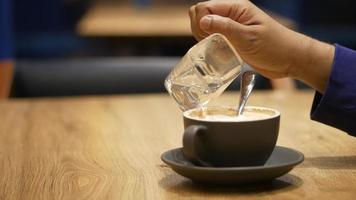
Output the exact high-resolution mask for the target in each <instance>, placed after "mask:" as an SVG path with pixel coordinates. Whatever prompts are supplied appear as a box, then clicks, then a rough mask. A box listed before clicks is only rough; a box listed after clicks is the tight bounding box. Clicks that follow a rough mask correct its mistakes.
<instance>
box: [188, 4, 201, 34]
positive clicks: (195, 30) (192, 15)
mask: <svg viewBox="0 0 356 200" xmlns="http://www.w3.org/2000/svg"><path fill="white" fill-rule="evenodd" d="M189 17H190V27H191V29H192V33H193V35H194V37H195V39H196V40H198V41H200V40H202V39H203V37H200V34H201V33H200V30H199V23H198V22H197V21H196V13H195V6H192V7H190V9H189Z"/></svg>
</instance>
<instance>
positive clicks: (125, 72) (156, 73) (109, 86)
mask: <svg viewBox="0 0 356 200" xmlns="http://www.w3.org/2000/svg"><path fill="white" fill-rule="evenodd" d="M179 59H180V58H177V57H120V58H85V59H83V58H81V59H60V60H58V59H56V60H41V61H37V60H20V61H18V62H16V71H15V80H14V85H15V86H14V96H15V97H44V96H73V95H98V94H132V93H156V92H165V89H164V85H163V83H164V80H165V78H166V76H167V75H168V74H169V72H170V70H171V69H172V67H174V66H175V65H176V64H177V62H178V61H179ZM237 81H238V80H236V81H235V82H234V83H233V84H232V85H231V87H230V89H237V88H238V86H239V84H238V82H237ZM268 82H269V81H268V80H266V79H264V78H262V77H258V79H257V83H256V88H257V89H268V88H270V85H268Z"/></svg>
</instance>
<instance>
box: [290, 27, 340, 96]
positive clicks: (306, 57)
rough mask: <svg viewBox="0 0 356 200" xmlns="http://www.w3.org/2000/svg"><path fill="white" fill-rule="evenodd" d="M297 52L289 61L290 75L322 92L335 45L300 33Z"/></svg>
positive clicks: (329, 71)
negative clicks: (291, 63)
mask: <svg viewBox="0 0 356 200" xmlns="http://www.w3.org/2000/svg"><path fill="white" fill-rule="evenodd" d="M298 43H299V45H298V49H297V53H296V54H295V55H297V56H295V57H294V58H293V59H291V61H292V62H293V63H294V64H293V65H292V67H291V68H292V69H293V70H291V76H292V77H293V78H295V79H298V80H300V81H303V82H304V83H306V84H307V85H309V86H311V87H312V88H314V89H316V90H317V91H319V92H321V93H323V92H324V90H325V87H326V84H327V81H328V79H329V76H330V73H331V68H332V64H333V60H334V53H335V47H334V46H333V45H331V44H328V43H324V42H321V41H318V40H315V39H312V38H310V37H307V36H304V35H301V34H300V41H299V42H298Z"/></svg>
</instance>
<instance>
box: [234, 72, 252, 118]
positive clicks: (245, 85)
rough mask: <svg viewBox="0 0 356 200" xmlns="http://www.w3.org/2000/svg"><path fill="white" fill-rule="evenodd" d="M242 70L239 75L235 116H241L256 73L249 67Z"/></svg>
mask: <svg viewBox="0 0 356 200" xmlns="http://www.w3.org/2000/svg"><path fill="white" fill-rule="evenodd" d="M244 68H245V69H244V70H243V71H242V75H241V82H240V91H241V93H240V102H239V107H238V113H237V116H239V115H242V113H243V112H244V109H245V105H246V102H247V99H248V97H249V96H250V94H251V92H252V89H253V87H254V86H255V82H256V81H255V78H256V73H255V72H254V70H253V69H252V68H251V67H250V66H244Z"/></svg>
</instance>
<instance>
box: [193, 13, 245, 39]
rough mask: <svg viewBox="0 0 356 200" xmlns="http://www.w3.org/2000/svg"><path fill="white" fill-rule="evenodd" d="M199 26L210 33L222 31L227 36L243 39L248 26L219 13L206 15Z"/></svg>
mask: <svg viewBox="0 0 356 200" xmlns="http://www.w3.org/2000/svg"><path fill="white" fill-rule="evenodd" d="M199 26H200V27H201V29H202V30H203V31H204V32H206V33H209V34H212V33H221V34H223V35H225V36H227V37H233V36H235V37H238V38H240V39H243V37H245V34H244V33H245V32H246V31H247V27H246V26H245V25H242V24H240V23H238V22H235V21H234V20H232V19H230V18H228V17H222V16H219V15H206V16H204V17H203V18H202V19H201V20H200V22H199Z"/></svg>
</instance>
